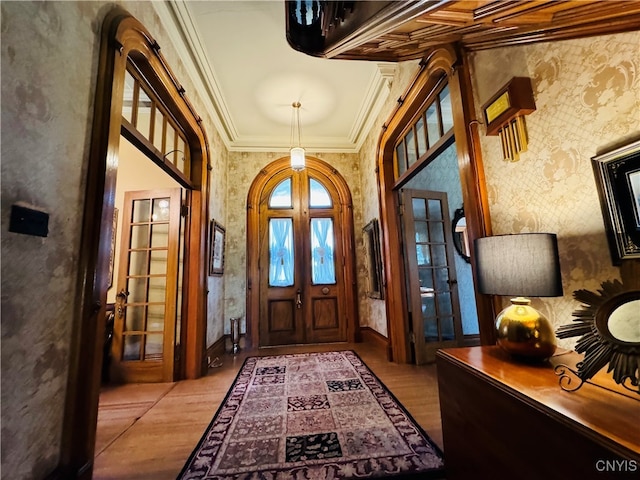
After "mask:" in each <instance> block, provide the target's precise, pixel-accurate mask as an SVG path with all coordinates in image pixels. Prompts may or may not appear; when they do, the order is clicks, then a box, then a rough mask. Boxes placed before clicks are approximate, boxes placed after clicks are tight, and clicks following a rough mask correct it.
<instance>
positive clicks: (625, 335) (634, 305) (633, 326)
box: [607, 300, 640, 343]
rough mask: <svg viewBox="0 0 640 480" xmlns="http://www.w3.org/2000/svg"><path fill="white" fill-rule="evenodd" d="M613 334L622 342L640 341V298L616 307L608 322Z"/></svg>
mask: <svg viewBox="0 0 640 480" xmlns="http://www.w3.org/2000/svg"><path fill="white" fill-rule="evenodd" d="M607 327H608V328H609V333H610V334H611V336H612V337H613V338H615V339H617V340H620V341H621V342H627V343H640V300H631V301H629V302H626V303H623V304H622V305H619V306H618V307H616V308H615V309H614V310H613V311H612V312H611V313H610V314H609V321H608V323H607Z"/></svg>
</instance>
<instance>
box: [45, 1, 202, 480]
mask: <svg viewBox="0 0 640 480" xmlns="http://www.w3.org/2000/svg"><path fill="white" fill-rule="evenodd" d="M128 61H131V62H132V63H133V64H134V65H135V66H136V68H137V69H138V71H139V72H140V74H141V78H142V79H143V81H144V82H146V83H147V84H148V85H149V86H150V87H151V88H152V89H153V91H154V92H155V93H156V94H157V96H158V97H159V98H160V99H161V101H162V102H163V104H164V106H165V107H166V108H167V110H168V111H169V112H170V113H171V115H172V116H173V117H174V118H175V120H176V122H177V124H178V125H179V127H180V128H181V129H182V131H183V133H184V134H185V137H186V139H187V143H188V145H189V149H190V152H191V174H190V176H189V179H188V183H189V185H188V187H189V188H190V190H189V195H188V198H187V201H188V207H189V212H190V213H189V215H190V220H189V221H188V222H187V225H188V226H187V231H186V232H185V243H186V244H187V245H188V248H187V249H186V252H185V276H184V284H185V285H184V288H185V297H184V298H185V303H186V304H187V311H186V312H185V313H186V317H189V320H188V321H187V323H186V324H185V329H186V332H185V337H184V339H185V343H186V348H185V350H184V351H185V359H184V364H185V367H184V370H183V372H182V373H181V376H183V377H187V378H197V377H199V376H200V375H201V374H202V371H203V356H204V336H205V326H206V296H205V292H206V288H205V287H206V271H205V268H204V265H206V264H207V262H206V238H207V216H208V212H207V210H208V203H209V202H208V197H209V192H208V184H209V180H208V162H209V161H208V159H209V145H208V141H207V136H206V133H205V131H204V128H203V126H202V123H201V119H200V117H199V116H198V115H197V114H196V112H195V110H194V108H193V107H192V105H191V104H190V102H189V101H188V99H187V98H186V96H185V91H184V88H183V87H182V86H181V85H180V83H179V82H178V80H177V79H176V77H175V75H174V74H173V72H172V71H171V69H170V68H169V66H168V64H167V62H166V60H165V59H164V57H163V56H162V54H161V53H160V46H159V45H158V43H157V42H156V41H155V40H154V38H153V37H152V35H151V34H150V33H149V31H148V30H147V29H146V28H145V27H144V26H143V25H142V24H141V23H140V22H139V21H138V20H136V19H135V18H134V17H132V16H131V15H130V14H129V13H128V12H126V11H125V10H123V9H122V8H119V7H116V8H114V9H113V10H111V11H110V12H109V13H108V14H107V16H106V17H105V20H104V22H103V28H102V39H101V47H100V58H99V63H98V72H97V85H96V96H95V106H94V120H93V135H92V142H91V149H90V154H89V164H88V169H87V180H86V195H85V204H84V217H83V218H84V222H83V229H82V243H81V244H82V250H81V251H80V258H79V271H80V275H79V278H78V283H77V292H78V293H77V301H76V305H77V308H76V312H75V318H74V322H73V331H72V338H71V358H70V370H69V380H68V387H67V400H66V405H65V414H64V423H63V436H62V447H61V455H60V462H59V465H58V469H57V471H56V475H57V476H59V478H74V479H89V478H91V474H92V468H93V458H94V449H95V435H96V424H97V416H98V397H99V393H100V382H101V365H102V351H103V343H104V332H105V306H106V302H107V281H108V280H107V279H108V275H107V272H108V269H109V254H110V239H111V233H112V229H113V223H112V219H113V209H114V199H115V185H116V171H117V167H118V149H119V142H120V135H121V129H122V107H123V92H124V79H125V71H126V68H127V62H128Z"/></svg>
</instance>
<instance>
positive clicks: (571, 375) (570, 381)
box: [553, 364, 585, 392]
mask: <svg viewBox="0 0 640 480" xmlns="http://www.w3.org/2000/svg"><path fill="white" fill-rule="evenodd" d="M553 370H554V371H555V373H556V375H559V376H560V379H559V380H558V382H559V383H560V388H562V389H563V390H564V391H566V392H575V391H576V390H578V389H579V388H580V387H582V385H584V383H585V380H584V379H583V378H582V377H580V373H579V372H578V371H577V370H574V369H573V368H571V367H569V366H568V365H564V364H560V365H556V367H555V368H554V369H553ZM574 381H575V384H574ZM578 382H579V383H578Z"/></svg>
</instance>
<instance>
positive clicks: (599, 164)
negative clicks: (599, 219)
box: [591, 141, 640, 265]
mask: <svg viewBox="0 0 640 480" xmlns="http://www.w3.org/2000/svg"><path fill="white" fill-rule="evenodd" d="M591 161H592V165H593V172H594V175H595V179H596V185H597V187H598V195H599V197H600V206H601V207H602V214H603V216H604V223H605V228H606V232H607V239H608V241H609V250H610V251H611V259H612V261H613V264H614V265H620V262H621V261H622V260H627V259H639V258H640V141H636V142H633V143H630V144H629V145H626V146H624V147H622V148H619V149H617V150H614V151H612V152H609V153H606V154H603V155H598V156H595V157H593V158H592V159H591Z"/></svg>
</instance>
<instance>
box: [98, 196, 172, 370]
mask: <svg viewBox="0 0 640 480" xmlns="http://www.w3.org/2000/svg"><path fill="white" fill-rule="evenodd" d="M180 207H181V189H179V188H176V189H167V190H148V191H137V192H125V200H124V208H123V209H124V212H123V222H122V243H121V249H120V263H119V268H118V293H117V295H116V317H115V322H114V336H113V344H112V357H113V360H112V366H111V376H112V378H113V379H114V380H115V381H125V382H170V381H173V379H174V377H173V376H174V351H175V348H176V329H177V328H178V327H179V326H178V325H177V321H178V319H179V318H181V316H180V312H179V311H178V310H179V308H180V305H181V301H180V300H181V296H180V295H179V293H180V292H179V291H178V285H179V281H178V280H179V279H178V277H179V276H180V273H181V269H180V265H179V262H180V259H179V256H180V255H179V250H180V248H181V243H182V242H181V235H180V228H181V216H180V210H181V208H180Z"/></svg>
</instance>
